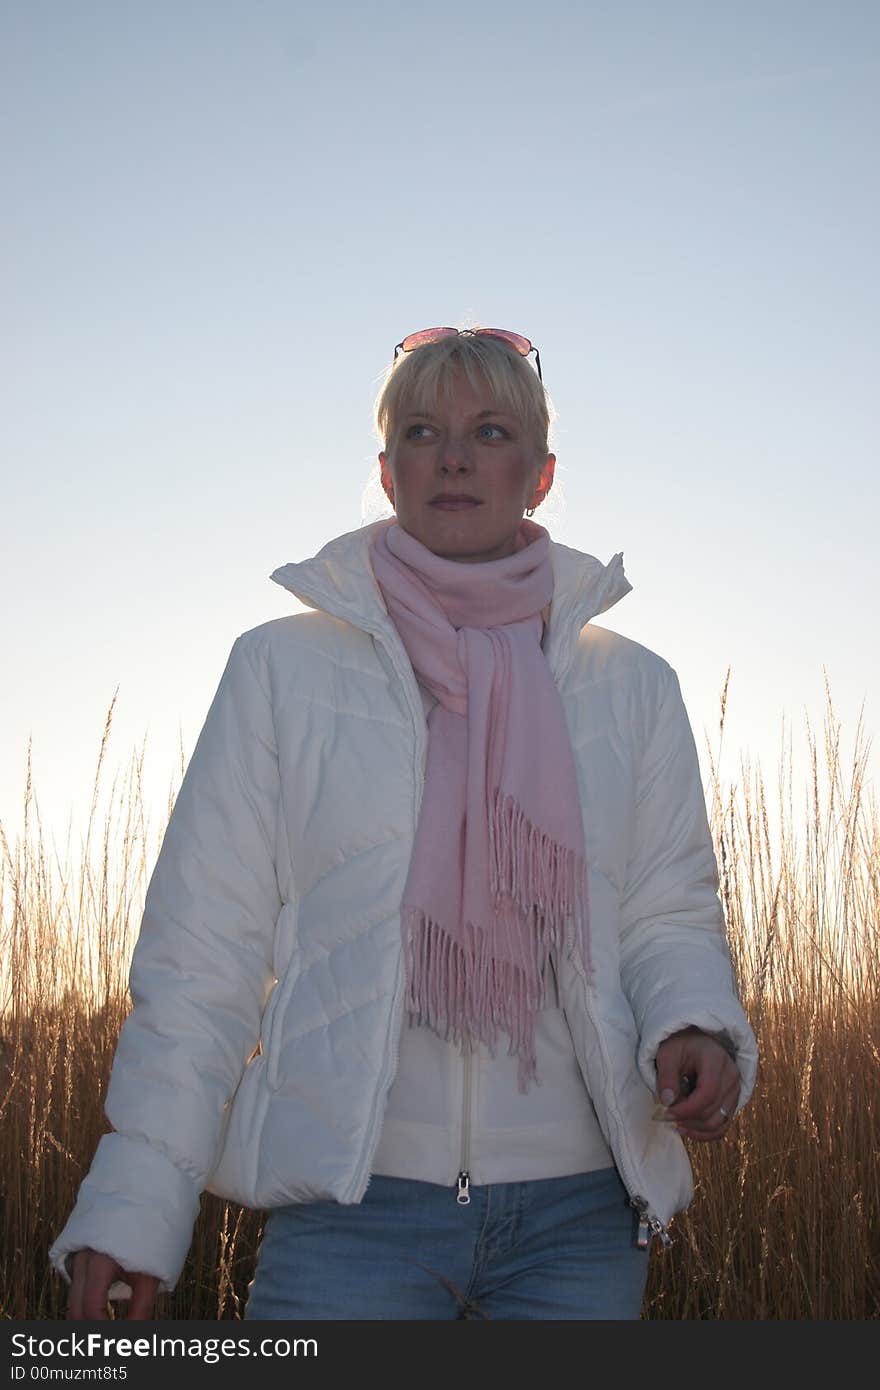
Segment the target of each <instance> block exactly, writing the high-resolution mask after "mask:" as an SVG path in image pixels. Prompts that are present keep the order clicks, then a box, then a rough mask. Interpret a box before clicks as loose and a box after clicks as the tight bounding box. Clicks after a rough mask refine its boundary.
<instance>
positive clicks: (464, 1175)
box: [455, 1048, 473, 1207]
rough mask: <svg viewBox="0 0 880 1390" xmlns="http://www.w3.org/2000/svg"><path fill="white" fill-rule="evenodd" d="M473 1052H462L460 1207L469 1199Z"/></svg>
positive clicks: (467, 1049)
mask: <svg viewBox="0 0 880 1390" xmlns="http://www.w3.org/2000/svg"><path fill="white" fill-rule="evenodd" d="M472 1057H473V1054H472V1053H471V1051H470V1049H469V1048H466V1050H465V1052H464V1077H463V1079H462V1088H461V1092H462V1100H461V1160H460V1161H461V1167H460V1169H459V1172H458V1178H457V1179H456V1191H455V1200H456V1202H457V1203H458V1205H459V1206H460V1207H466V1206H468V1205H469V1203H470V1200H471V1192H470V1187H471V1175H470V1171H469V1168H470V1161H471V1160H470V1148H471V1069H472V1065H473V1060H472Z"/></svg>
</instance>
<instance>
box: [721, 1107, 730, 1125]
mask: <svg viewBox="0 0 880 1390" xmlns="http://www.w3.org/2000/svg"><path fill="white" fill-rule="evenodd" d="M718 1114H719V1115H720V1116H721V1118H722V1120H723V1121H724V1123H725V1124H727V1121H728V1120H729V1119H730V1111H729V1110H725V1109H724V1106H723V1105H719V1107H718Z"/></svg>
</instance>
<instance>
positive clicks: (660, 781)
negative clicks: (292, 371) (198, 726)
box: [51, 329, 756, 1319]
mask: <svg viewBox="0 0 880 1390" xmlns="http://www.w3.org/2000/svg"><path fill="white" fill-rule="evenodd" d="M532 351H534V349H533V348H532V345H531V344H530V343H529V342H528V340H527V339H523V338H520V337H519V336H518V335H515V334H508V333H506V332H502V331H500V330H488V329H471V330H464V331H457V330H454V329H442V330H427V331H425V332H423V333H420V334H413V335H411V336H410V337H409V338H407V339H404V341H403V342H402V343H400V344H398V347H397V348H396V349H395V353H394V362H393V364H392V368H391V369H390V371H389V374H388V378H387V380H386V383H385V386H384V388H383V391H382V393H381V394H380V398H379V401H378V403H377V420H378V424H379V429H380V434H381V436H382V438H383V440H384V444H385V447H384V449H383V451H382V452H381V453H380V455H379V462H380V467H381V477H382V485H383V487H384V489H385V492H386V494H387V496H388V498H389V500H390V502H391V504H392V506H393V508H394V510H395V513H396V519H394V520H391V521H381V522H379V523H376V524H375V525H373V526H369V527H366V528H363V529H362V530H360V531H358V532H355V533H353V534H351V535H346V536H342V537H340V538H338V539H337V540H335V541H333V542H331V544H330V545H328V546H327V547H325V549H324V550H323V551H321V553H320V554H319V555H318V556H317V557H316V558H315V559H314V560H312V561H308V562H306V563H305V564H297V565H288V566H285V567H283V568H282V569H280V570H278V571H276V572H275V574H274V575H273V576H272V577H273V579H275V580H276V581H277V582H279V583H281V584H283V585H284V586H285V587H287V588H289V589H290V590H291V591H292V592H293V593H294V594H296V595H297V597H298V598H299V599H300V600H301V601H302V602H303V603H305V604H306V605H308V606H309V607H310V608H311V609H312V610H313V611H312V612H310V613H307V614H301V615H297V616H293V617H289V618H284V619H280V620H278V621H275V622H270V623H266V624H264V625H263V626H261V627H258V628H256V629H254V630H253V631H251V632H248V633H245V634H243V635H242V636H241V637H239V638H238V640H237V641H236V643H235V644H234V646H233V649H232V653H231V655H230V658H229V662H228V664H227V667H226V670H225V672H224V675H223V678H222V680H221V682H220V686H219V688H218V691H217V694H216V696H215V699H214V702H213V704H212V706H211V709H210V711H209V714H208V717H207V720H206V724H205V728H204V730H203V731H202V734H201V736H200V739H199V742H198V745H197V747H196V749H195V751H194V753H193V756H192V759H191V762H190V765H189V768H188V771H187V774H186V777H185V779H184V782H183V785H182V787H181V790H180V794H179V796H178V799H177V803H176V806H175V810H174V814H173V816H172V819H171V822H170V824H169V827H168V830H167V833H166V836H165V841H164V844H163V847H162V852H161V855H160V857H159V861H158V863H157V866H156V869H155V872H154V874H153V878H152V880H151V883H150V887H149V891H148V895H147V901H146V910H145V914H144V921H143V926H142V931H141V935H140V938H139V942H138V945H137V948H136V951H135V954H134V959H133V964H132V973H131V992H132V999H133V1002H134V1008H133V1011H132V1013H131V1015H130V1017H129V1019H128V1020H127V1021H126V1023H125V1026H124V1028H123V1030H122V1034H121V1037H120V1042H119V1047H118V1051H117V1055H116V1059H115V1062H114V1067H113V1072H112V1076H111V1080H110V1086H109V1091H108V1095H107V1102H106V1108H107V1114H108V1117H109V1119H110V1121H111V1123H112V1125H113V1127H114V1132H113V1133H112V1134H109V1135H106V1136H105V1137H104V1138H103V1139H102V1140H101V1142H100V1144H99V1147H98V1151H97V1154H96V1157H95V1161H94V1163H93V1165H92V1169H91V1171H90V1173H89V1175H88V1177H87V1178H86V1180H85V1181H84V1182H83V1184H82V1187H81V1189H80V1193H79V1196H78V1200H77V1204H76V1207H75V1209H74V1212H73V1213H72V1215H71V1217H70V1219H69V1221H68V1223H67V1225H66V1227H65V1229H64V1231H63V1232H62V1234H61V1236H60V1237H59V1239H58V1240H57V1241H56V1243H55V1245H54V1246H53V1248H52V1252H51V1253H52V1259H53V1261H54V1263H55V1264H56V1267H57V1268H58V1269H59V1270H61V1271H62V1272H63V1273H64V1274H65V1276H66V1277H69V1271H68V1269H67V1268H66V1265H65V1261H66V1259H67V1257H68V1255H70V1254H71V1252H79V1253H77V1254H75V1255H74V1256H73V1259H72V1275H73V1277H72V1289H71V1294H70V1303H69V1316H72V1317H100V1316H102V1314H103V1312H104V1309H105V1306H106V1301H107V1296H108V1288H109V1286H110V1284H111V1282H112V1281H113V1280H117V1279H120V1278H122V1277H124V1278H125V1280H127V1282H128V1284H129V1285H130V1286H131V1288H132V1290H133V1296H132V1301H131V1306H130V1316H133V1317H144V1316H149V1315H150V1312H151V1309H152V1306H153V1300H154V1297H155V1293H156V1291H157V1289H159V1288H165V1289H168V1288H172V1287H173V1286H174V1284H175V1282H176V1280H177V1278H178V1276H179V1273H180V1270H181V1268H182V1265H183V1262H184V1259H185V1257H186V1252H187V1249H188V1246H189V1242H190V1239H191V1231H192V1224H193V1221H194V1219H195V1216H196V1214H197V1211H198V1204H199V1196H200V1192H201V1190H202V1189H203V1188H205V1187H207V1188H208V1189H209V1190H211V1191H214V1192H216V1193H219V1194H220V1195H223V1196H227V1197H229V1198H231V1199H232V1200H235V1201H237V1202H241V1203H243V1204H245V1205H248V1206H252V1207H257V1208H266V1209H269V1213H270V1214H269V1217H268V1220H267V1223H266V1228H265V1232H264V1240H263V1245H262V1247H261V1250H260V1255H259V1260H258V1267H257V1272H256V1276H255V1280H254V1284H253V1286H252V1290H251V1297H250V1301H249V1304H248V1309H247V1314H246V1316H247V1317H248V1318H343V1319H349V1318H386V1319H396V1318H456V1317H462V1316H468V1315H476V1316H487V1317H497V1318H518V1319H521V1318H542V1319H550V1318H554V1319H563V1318H565V1319H567V1318H635V1317H638V1315H639V1307H640V1303H641V1298H642V1293H643V1289H644V1282H645V1277H646V1272H647V1246H648V1243H649V1239H650V1235H651V1233H652V1232H653V1233H657V1234H658V1235H659V1236H660V1237H661V1238H662V1239H663V1240H664V1241H665V1240H667V1239H668V1237H667V1235H666V1223H667V1222H668V1221H669V1219H670V1217H671V1216H672V1215H673V1214H674V1213H675V1212H676V1211H678V1210H681V1209H682V1208H683V1207H684V1206H686V1205H687V1203H688V1201H689V1200H690V1197H691V1195H692V1180H691V1174H690V1167H689V1164H688V1160H687V1156H686V1153H685V1148H684V1145H683V1143H682V1138H683V1137H684V1138H689V1139H691V1140H705V1141H715V1140H719V1139H721V1138H723V1136H724V1135H725V1134H726V1133H727V1131H728V1128H729V1125H730V1122H731V1119H732V1117H733V1115H734V1113H735V1111H736V1110H737V1108H739V1107H741V1106H742V1105H743V1104H744V1103H745V1101H746V1099H747V1098H748V1095H749V1093H750V1091H751V1088H752V1085H753V1082H754V1074H755V1065H756V1056H755V1044H754V1038H753V1036H752V1034H751V1031H750V1029H749V1026H748V1023H747V1021H746V1019H745V1017H744V1015H743V1012H742V1009H741V1007H740V1005H739V1002H738V1000H737V997H736V993H735V990H734V986H733V981H732V977H731V970H730V963H729V956H728V952H727V947H726V942H725V934H724V923H723V920H722V914H721V909H720V905H719V902H718V898H717V893H716V889H717V871H716V865H715V860H714V855H713V850H712V844H711V839H710V835H709V830H708V826H707V822H706V812H705V804H704V800H703V795H702V788H701V784H700V777H699V768H698V763H697V757H696V751H695V747H694V742H693V737H692V734H691V731H690V726H689V724H688V720H687V715H686V712H685V709H684V705H683V703H682V699H681V695H680V692H679V687H678V681H677V679H676V676H675V673H674V672H673V671H672V670H671V668H670V667H669V666H668V665H667V663H666V662H665V661H663V660H662V659H661V658H660V657H658V656H656V655H655V654H653V653H652V652H649V651H647V650H646V649H645V648H643V647H640V646H638V645H637V644H635V643H633V642H630V641H627V640H625V639H623V638H621V637H618V636H616V635H615V634H613V633H611V632H608V631H606V630H605V629H603V628H600V627H594V626H591V625H590V624H589V619H590V618H592V617H594V616H595V615H596V614H598V613H601V612H603V611H605V610H606V609H607V608H609V607H610V606H611V605H612V604H613V603H615V602H616V601H617V600H618V599H619V598H621V597H622V596H623V595H624V594H625V593H626V592H628V590H629V588H630V587H631V586H630V585H629V583H628V582H627V580H626V579H625V578H624V575H623V568H622V557H621V556H620V555H617V556H615V557H614V559H613V560H612V561H611V563H610V564H609V565H607V566H605V565H602V564H601V563H600V562H599V561H597V560H595V559H593V558H592V557H590V556H586V555H581V554H579V553H578V552H576V551H573V550H569V549H567V548H566V547H564V546H559V545H555V544H553V543H552V542H551V541H550V539H549V536H548V535H547V533H546V531H544V530H543V528H541V527H540V526H538V525H536V524H535V523H533V522H531V521H530V520H524V519H523V513H524V512H525V513H526V514H527V517H530V516H531V514H532V513H533V511H534V510H535V509H536V508H538V507H539V506H540V505H541V502H542V501H543V499H544V498H545V497H546V495H547V493H548V492H549V491H550V488H551V487H552V484H553V471H554V466H555V458H554V455H553V454H552V453H550V452H549V449H548V442H547V431H548V424H549V412H548V404H547V398H546V396H545V393H544V389H543V385H542V382H541V379H540V359H539V358H538V356H537V353H535V357H536V365H537V368H538V371H537V373H536V371H535V370H534V369H533V367H532V365H531V363H530V362H529V361H528V357H529V356H530V354H531V352H532ZM658 1100H659V1102H660V1103H661V1106H662V1107H665V1108H664V1109H662V1110H661V1112H660V1113H661V1118H660V1119H658V1118H657V1116H658V1110H657V1102H658Z"/></svg>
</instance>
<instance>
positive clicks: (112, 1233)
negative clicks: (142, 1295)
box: [49, 1133, 199, 1292]
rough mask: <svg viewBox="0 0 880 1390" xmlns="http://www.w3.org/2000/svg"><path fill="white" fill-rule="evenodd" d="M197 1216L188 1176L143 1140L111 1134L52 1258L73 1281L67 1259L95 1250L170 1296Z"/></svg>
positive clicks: (195, 1196)
mask: <svg viewBox="0 0 880 1390" xmlns="http://www.w3.org/2000/svg"><path fill="white" fill-rule="evenodd" d="M198 1213H199V1191H198V1188H197V1186H196V1184H195V1182H194V1181H193V1179H192V1178H191V1177H190V1176H189V1175H188V1174H187V1173H184V1172H182V1170H181V1169H180V1168H178V1167H177V1166H176V1165H175V1164H174V1163H172V1162H171V1160H170V1159H168V1158H166V1157H165V1156H164V1154H162V1153H160V1152H159V1150H158V1149H154V1148H152V1147H151V1146H150V1145H149V1144H147V1143H146V1142H145V1141H144V1140H140V1139H129V1138H127V1137H126V1136H125V1135H123V1134H116V1133H113V1134H105V1135H104V1137H103V1138H102V1139H101V1141H100V1143H99V1144H98V1148H97V1150H96V1153H95V1158H94V1162H93V1163H92V1166H91V1168H90V1170H89V1173H88V1175H87V1177H86V1178H85V1179H84V1181H83V1183H82V1185H81V1186H80V1189H79V1193H78V1195H77V1199H76V1206H75V1207H74V1209H73V1211H72V1212H71V1214H70V1217H69V1218H68V1221H67V1225H66V1226H65V1227H64V1229H63V1231H62V1232H61V1234H60V1235H59V1237H58V1239H57V1240H56V1241H55V1244H54V1245H53V1246H52V1248H51V1249H50V1251H49V1259H50V1260H51V1262H52V1264H53V1266H54V1267H55V1269H57V1271H58V1273H59V1274H60V1275H61V1276H62V1277H63V1278H64V1279H66V1280H67V1282H68V1283H70V1273H69V1270H68V1268H67V1264H66V1261H67V1256H68V1255H71V1254H73V1253H74V1252H75V1251H77V1250H83V1249H85V1248H86V1247H88V1248H89V1249H92V1250H99V1251H101V1253H102V1254H105V1255H110V1256H111V1257H112V1258H113V1259H114V1260H116V1261H117V1262H118V1263H119V1264H120V1265H121V1266H122V1268H123V1269H125V1270H128V1271H129V1272H130V1273H133V1274H134V1273H141V1274H152V1275H155V1277H156V1278H157V1279H158V1280H159V1292H166V1291H167V1292H170V1291H171V1290H172V1289H173V1288H174V1286H175V1284H176V1283H177V1281H178V1279H179V1278H180V1273H181V1270H182V1269H183V1265H184V1262H185V1260H186V1256H187V1252H188V1250H189V1247H190V1243H191V1241H192V1228H193V1225H194V1223H195V1219H196V1217H197V1216H198Z"/></svg>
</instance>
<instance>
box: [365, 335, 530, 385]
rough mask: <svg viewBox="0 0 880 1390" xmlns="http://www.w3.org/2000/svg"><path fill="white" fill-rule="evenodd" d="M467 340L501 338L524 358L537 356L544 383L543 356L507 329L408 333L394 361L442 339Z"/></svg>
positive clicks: (525, 339)
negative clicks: (462, 338)
mask: <svg viewBox="0 0 880 1390" xmlns="http://www.w3.org/2000/svg"><path fill="white" fill-rule="evenodd" d="M453 336H455V337H459V336H460V337H465V338H500V339H501V341H502V343H506V344H507V346H508V347H512V348H513V350H514V351H515V352H518V353H519V354H520V355H521V356H522V357H528V355H529V353H530V352H533V353H534V354H535V366H536V367H537V369H538V380H539V381H540V382H541V383H543V381H544V378H543V377H542V375H541V354H540V353H539V352H538V349H537V348H536V347H533V345H532V344H531V343H530V342H529V340H528V338H524V337H523V336H522V334H521V333H509V332H508V331H507V329H506V328H422V329H420V330H419V332H418V333H408V334H407V336H406V337H405V338H404V340H403V342H402V343H398V344H397V347H396V348H395V349H394V357H393V359H392V361H394V362H396V361H397V354H398V353H399V352H415V350H416V348H420V347H426V346H427V345H428V343H436V342H437V341H438V340H439V339H440V338H449V337H453Z"/></svg>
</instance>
